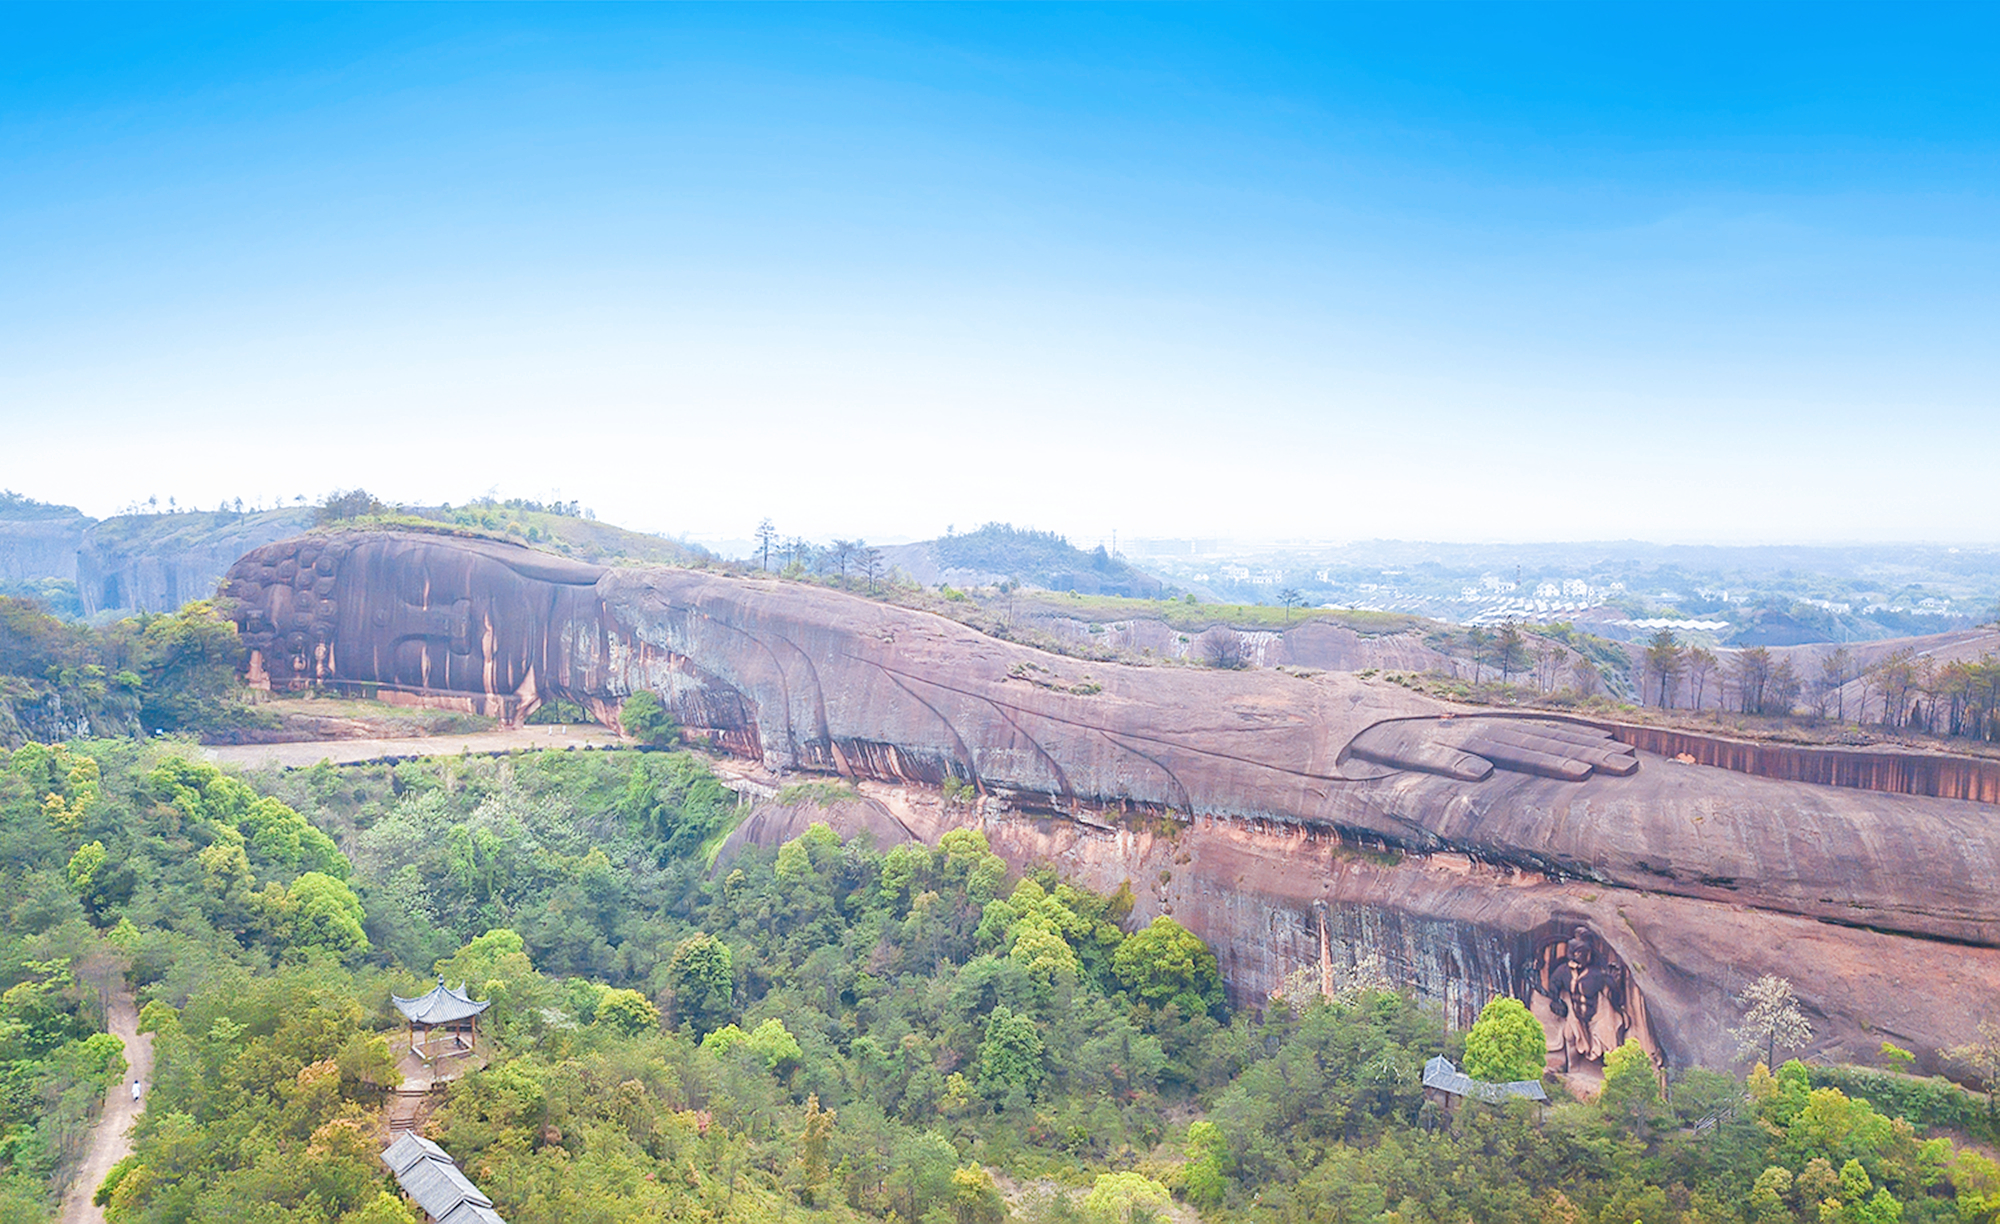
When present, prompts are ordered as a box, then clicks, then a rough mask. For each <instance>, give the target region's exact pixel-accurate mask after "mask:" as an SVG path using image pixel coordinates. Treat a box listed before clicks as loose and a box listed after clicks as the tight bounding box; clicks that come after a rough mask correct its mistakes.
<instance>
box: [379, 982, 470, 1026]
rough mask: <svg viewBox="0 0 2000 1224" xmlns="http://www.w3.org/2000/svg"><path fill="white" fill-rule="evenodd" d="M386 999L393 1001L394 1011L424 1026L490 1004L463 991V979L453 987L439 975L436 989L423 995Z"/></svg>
mask: <svg viewBox="0 0 2000 1224" xmlns="http://www.w3.org/2000/svg"><path fill="white" fill-rule="evenodd" d="M389 1001H390V1002H392V1003H394V1004H395V1005H396V1010H397V1011H400V1012H402V1013H403V1015H404V1017H405V1018H407V1019H408V1020H409V1021H410V1022H411V1023H412V1024H426V1025H430V1024H445V1023H448V1022H450V1021H453V1020H463V1019H465V1018H467V1017H468V1016H476V1015H478V1014H479V1013H480V1012H483V1011H485V1010H486V1009H487V1008H489V1007H491V1006H493V1000H491V999H486V1000H484V1001H478V1000H474V999H473V998H472V996H470V995H468V994H466V993H465V983H464V982H460V983H459V984H458V988H457V989H455V990H454V989H452V988H451V987H449V986H446V985H445V984H444V979H443V978H439V979H438V984H437V988H436V989H434V990H432V991H431V992H430V993H429V994H427V995H421V996H419V997H417V998H414V999H406V998H404V997H403V996H401V995H398V994H392V995H390V996H389Z"/></svg>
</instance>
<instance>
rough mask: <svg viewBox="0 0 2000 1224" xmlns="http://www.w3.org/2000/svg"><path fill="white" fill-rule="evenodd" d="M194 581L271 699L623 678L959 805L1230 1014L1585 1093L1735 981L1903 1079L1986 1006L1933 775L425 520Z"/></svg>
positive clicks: (1972, 924)
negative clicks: (1329, 986) (1441, 1012)
mask: <svg viewBox="0 0 2000 1224" xmlns="http://www.w3.org/2000/svg"><path fill="white" fill-rule="evenodd" d="M229 593H230V594H231V595H233V596H235V597H236V598H237V599H238V600H240V601H241V603H240V612H239V615H240V618H241V627H242V631H243V633H244V637H245V640H246V642H248V643H249V644H250V645H251V646H252V659H251V673H252V677H253V679H256V678H261V679H262V680H263V682H266V683H270V684H272V685H273V686H274V687H282V686H294V685H300V684H326V685H336V686H354V687H360V688H363V689H373V690H375V691H381V692H393V693H396V694H400V695H401V696H402V697H404V698H406V699H413V700H422V701H433V700H434V701H440V702H461V701H467V700H471V701H475V702H483V703H488V707H489V708H498V709H500V710H502V711H503V712H505V713H508V714H510V715H519V714H523V713H525V712H527V711H529V710H532V709H533V708H535V706H536V705H538V704H539V703H541V702H543V701H546V700H548V699H549V698H551V697H553V696H565V697H569V698H571V699H574V700H576V701H578V702H580V703H583V704H584V705H586V706H588V707H589V708H592V709H594V710H597V711H599V712H600V714H601V715H602V716H603V717H605V718H606V719H607V720H614V721H615V719H616V718H617V716H618V710H619V707H620V705H621V703H622V702H623V701H624V700H625V699H626V698H627V697H629V696H630V695H631V694H633V693H635V692H639V691H648V692H652V693H655V694H657V695H658V696H659V698H660V700H661V702H662V703H663V704H664V705H665V706H666V707H667V709H668V710H669V711H671V712H672V713H673V714H674V715H675V716H676V717H677V718H679V719H680V721H681V722H682V724H683V725H684V726H685V727H686V728H687V729H688V731H689V733H690V734H691V735H692V736H695V737H705V738H708V739H710V740H712V742H714V743H716V744H718V745H720V746H721V747H723V748H726V749H727V750H728V751H729V752H731V753H733V754H735V755H736V756H738V757H741V758H743V759H744V760H746V761H748V762H752V763H754V764H755V765H756V766H757V767H759V768H760V769H762V770H763V771H765V772H766V773H768V775H769V776H770V777H771V779H772V780H773V781H776V780H779V779H782V778H784V777H785V776H787V775H792V776H797V775H798V774H799V773H801V772H804V773H807V774H811V773H816V772H817V773H830V774H839V775H842V776H846V777H848V778H850V779H852V780H855V781H857V782H860V783H864V784H868V783H873V782H883V783H892V784H896V785H898V786H902V787H905V788H911V789H921V788H925V787H936V786H938V785H940V784H942V783H944V782H945V781H946V780H951V781H953V782H954V783H956V784H962V786H964V787H970V788H971V791H972V793H974V794H975V795H976V796H977V798H978V804H977V807H976V809H975V810H974V811H973V812H970V813H955V814H953V815H951V816H950V818H949V819H952V820H960V821H973V820H976V821H977V822H979V823H980V824H981V825H982V826H983V827H984V828H985V829H986V830H987V833H988V836H989V838H990V839H991V840H992V841H993V844H994V845H995V847H996V849H998V850H999V851H1000V853H1002V854H1003V855H1004V856H1006V857H1007V858H1008V859H1009V860H1010V861H1011V862H1013V863H1015V864H1016V865H1024V864H1026V863H1028V862H1031V861H1048V862H1053V863H1055V864H1056V865H1057V866H1058V867H1059V868H1061V869H1062V870H1063V871H1065V872H1066V873H1069V874H1071V875H1073V876H1075V877H1077V878H1079V879H1081V880H1083V881H1085V882H1088V883H1091V884H1093V885H1095V886H1097V887H1102V888H1115V887H1117V886H1118V885H1119V884H1120V883H1123V882H1126V881H1129V882H1130V883H1131V884H1132V886H1133V888H1134V890H1135V892H1136V893H1137V894H1138V897H1139V902H1140V908H1139V911H1138V913H1137V915H1136V916H1137V917H1138V918H1140V919H1141V920H1143V919H1145V918H1148V917H1150V916H1151V915H1152V914H1154V913H1171V914H1172V915H1173V916H1174V917H1175V918H1176V919H1178V920H1180V921H1182V922H1183V923H1185V924H1186V925H1187V926H1189V927H1190V928H1191V929H1193V930H1195V931H1196V932H1197V933H1199V934H1201V935H1202V936H1203V937H1204V938H1206V939H1208V940H1209V941H1210V942H1211V944H1212V945H1213V946H1214V947H1215V948H1216V950H1217V952H1218V955H1219V957H1220V958H1221V960H1222V963H1223V966H1224V968H1225V970H1226V971H1227V973H1228V975H1229V982H1230V989H1231V991H1232V993H1233V995H1234V996H1235V997H1236V998H1237V999H1238V1000H1239V1001H1240V1002H1254V1001H1256V1000H1258V999H1261V998H1263V997H1265V996H1267V995H1268V993H1269V992H1270V990H1272V989H1273V988H1274V987H1276V986H1278V985H1279V984H1280V983H1281V982H1283V981H1284V980H1285V979H1286V977H1287V975H1290V974H1294V973H1298V972H1300V971H1302V970H1303V971H1306V972H1308V973H1309V974H1310V973H1318V974H1319V975H1320V977H1321V979H1322V981H1323V982H1326V983H1335V982H1336V981H1337V980H1338V979H1341V978H1342V975H1349V976H1351V975H1354V974H1357V973H1360V972H1363V971H1364V970H1366V971H1368V972H1373V971H1375V967H1376V966H1379V967H1380V970H1381V971H1382V972H1384V973H1386V974H1387V975H1388V976H1389V977H1390V978H1391V980H1393V981H1394V982H1396V983H1397V984H1399V985H1401V986H1404V987H1406V988H1408V989H1411V990H1414V991H1417V992H1419V993H1420V994H1423V995H1424V996H1426V997H1428V998H1433V999H1435V1000H1437V1001H1438V1002H1439V1003H1441V1004H1443V1005H1444V1007H1445V1008H1446V1011H1447V1012H1448V1014H1450V1016H1451V1017H1452V1018H1453V1019H1454V1020H1463V1019H1465V1018H1466V1017H1467V1016H1469V1015H1470V1014H1471V1013H1473V1012H1475V1011H1476V1010H1477V1008H1478V1007H1479V1006H1480V1005H1482V1004H1483V1003H1484V1002H1485V1000H1486V999H1488V998H1490V997H1492V996H1493V995H1494V994H1497V993H1501V992H1506V993H1510V994H1514V995H1516V996H1519V997H1522V998H1524V999H1526V1000H1527V1001H1528V1002H1529V1003H1530V1005H1531V1006H1532V1007H1534V1008H1536V1009H1537V1011H1538V1013H1539V1014H1542V1015H1543V1016H1544V1026H1545V1028H1547V1029H1548V1030H1549V1031H1550V1035H1551V1042H1552V1046H1551V1050H1550V1057H1551V1064H1552V1065H1556V1064H1561V1065H1562V1066H1563V1067H1565V1068H1566V1069H1568V1070H1570V1071H1572V1072H1580V1073H1586V1074H1587V1073H1588V1072H1589V1070H1590V1068H1591V1066H1592V1065H1594V1064H1595V1063H1597V1062H1598V1061H1599V1060H1601V1057H1602V1054H1603V1052H1604V1051H1605V1050H1606V1049H1607V1048H1609V1047H1610V1046H1611V1045H1614V1044H1616V1043H1617V1042H1618V1041H1620V1040H1623V1039H1625V1038H1626V1037H1632V1038H1634V1039H1637V1040H1639V1041H1640V1042H1641V1044H1642V1045H1645V1046H1646V1047H1647V1048H1648V1049H1649V1050H1651V1051H1653V1052H1654V1053H1655V1055H1656V1056H1657V1057H1659V1058H1661V1059H1662V1060H1664V1061H1672V1060H1676V1059H1679V1060H1689V1061H1693V1060H1700V1061H1708V1062H1721V1061H1725V1060H1726V1059H1727V1058H1728V1057H1729V1056H1730V1055H1731V1054H1732V1053H1733V1050H1734V1045H1733V1043H1732V1042H1731V1041H1730V1039H1729V1036H1728V1033H1729V1029H1730V1028H1731V1026H1733V1025H1734V1024H1736V1023H1737V1021H1738V1018H1739V1016H1740V1009H1739V1008H1738V1007H1737V1006H1736V1005H1735V1004H1734V1003H1733V1002H1732V999H1733V998H1734V997H1735V996H1736V995H1737V994H1739V993H1740V991H1741V989H1742V988H1743V986H1744V985H1746V984H1747V983H1748V982H1749V981H1751V980H1753V979H1755V978H1756V977H1758V976H1759V975H1761V974H1764V973H1774V974H1778V975H1780V976H1783V977H1786V978H1788V979H1790V980H1791V981H1792V982H1793V983H1794V985H1795V987H1796V988H1797V990H1798V993H1799V995H1800V997H1801V998H1802V999H1803V1000H1804V1001H1805V1003H1806V1005H1807V1007H1808V1008H1809V1009H1810V1010H1811V1012H1812V1014H1813V1016H1814V1018H1815V1020H1816V1027H1817V1032H1818V1034H1819V1037H1818V1041H1819V1045H1820V1048H1821V1049H1822V1050H1826V1051H1830V1050H1835V1049H1847V1050H1850V1051H1855V1052H1860V1051H1866V1050H1872V1049H1874V1048H1875V1047H1876V1046H1877V1045H1879V1043H1880V1041H1881V1040H1883V1039H1884V1038H1887V1039H1890V1040H1894V1041H1896V1042H1897V1043H1898V1044H1899V1045H1903V1046H1905V1047H1907V1048H1910V1049H1913V1050H1916V1051H1917V1052H1918V1053H1919V1055H1920V1059H1921V1065H1924V1066H1926V1067H1935V1066H1937V1065H1938V1052H1939V1051H1940V1050H1941V1049H1943V1048H1945V1047H1947V1046H1950V1045H1955V1044H1959V1043H1962V1042H1966V1041H1969V1040H1971V1039H1972V1037H1973V1036H1974V1034H1975V1033H1976V1030H1977V1024H1978V1022H1979V1020H1980V1019H1982V1018H1989V1017H1992V1018H2000V985H1996V984H2000V811H1996V809H1995V808H1994V807H1993V806H1991V805H1989V804H1986V803H1980V802H1974V801H1972V800H1971V798H1969V797H1968V798H1951V797H1940V796H1937V795H1933V794H1931V793H1927V792H1926V791H1924V790H1923V789H1921V788H1920V787H1919V786H1918V785H1917V782H1916V781H1913V780H1915V779H1919V778H1920V777H1930V778H1938V779H1947V778H1950V777H1953V776H1956V775H1953V773H1952V770H1953V769H1955V768H1958V767H1956V766H1951V767H1947V766H1946V765H1944V764H1935V765H1931V766H1926V767H1925V768H1927V769H1929V770H1930V772H1929V774H1924V773H1923V770H1921V769H1917V768H1914V767H1912V766H1910V765H1909V763H1907V762H1905V763H1903V764H1902V765H1899V766H1898V769H1899V770H1900V772H1897V771H1896V770H1891V769H1889V768H1888V767H1887V766H1881V765H1867V764H1866V763H1864V762H1853V761H1850V762H1847V763H1845V764H1840V763H1838V762H1836V764H1835V765H1834V766H1831V767H1826V768H1825V769H1823V771H1822V772H1821V773H1817V774H1813V775H1812V776H1811V777H1809V778H1808V777H1805V776H1804V775H1802V774H1801V775H1799V776H1796V777H1795V776H1793V775H1792V774H1788V773H1787V772H1786V771H1787V770H1799V769H1803V768H1804V767H1803V766H1802V765H1799V764H1798V763H1797V762H1796V761H1793V760H1792V759H1791V758H1788V757H1786V756H1784V755H1783V754H1782V753H1780V754H1774V755H1769V756H1760V755H1758V754H1756V753H1737V752H1735V751H1734V750H1733V749H1730V750H1725V749H1724V748H1723V747H1721V746H1719V745H1720V742H1719V741H1718V742H1716V743H1717V746H1714V747H1711V748H1704V749H1703V751H1706V752H1711V753H1713V754H1714V755H1713V760H1714V762H1715V763H1714V764H1713V765H1710V764H1703V763H1702V761H1703V760H1704V759H1705V758H1704V757H1703V756H1702V755H1701V754H1700V753H1698V752H1695V751H1693V748H1694V747H1695V745H1694V742H1693V741H1692V740H1686V741H1664V740H1663V741H1660V742H1659V743H1658V744H1657V746H1658V747H1660V748H1669V747H1674V748H1681V747H1685V748H1687V749H1688V752H1687V753H1686V755H1687V756H1689V757H1691V758H1693V760H1692V761H1691V762H1688V761H1677V760H1675V759H1673V758H1671V757H1668V756H1663V755H1659V754H1657V753H1656V752H1655V751H1653V750H1652V748H1653V747H1654V743H1653V741H1647V743H1645V744H1640V745H1636V746H1635V745H1634V744H1632V743H1630V742H1620V738H1619V736H1620V735H1621V734H1622V732H1621V731H1620V730H1619V729H1615V728H1606V727H1597V726H1590V725H1586V724H1581V723H1578V722H1576V721H1575V720H1565V719H1561V718H1556V717H1551V716H1541V715H1532V714H1530V715H1522V714H1520V713H1512V714H1505V713H1501V712H1494V711H1483V710H1476V709H1469V708H1464V707H1453V706H1450V705H1447V704H1445V703H1442V702H1439V701H1436V700H1433V699H1430V698H1426V697H1423V696H1420V695H1418V694H1415V693H1412V692H1411V691H1409V690H1407V689H1405V688H1402V687H1400V686H1397V685H1393V684H1389V683H1386V682H1379V681H1370V680H1363V679H1361V678H1360V677H1358V676H1355V675H1352V674H1344V673H1338V672H1330V673H1324V674H1319V675H1312V676H1305V675H1298V674H1280V673H1276V672H1270V671H1262V672H1225V671H1214V670H1208V669H1201V668H1194V667H1187V666H1156V667H1131V666H1122V665H1119V664H1106V663H1097V662H1091V663H1084V662H1082V661H1079V660H1076V659H1071V658H1067V657H1063V656H1057V655H1049V654H1044V653H1041V652H1038V651H1035V650H1032V649H1029V648H1027V647H1023V646H1020V645H1018V644H1014V643H1009V642H1004V641H999V640H996V639H994V638H990V637H986V636H983V635H981V634H979V633H977V632H975V631H973V630H971V629H969V628H967V627H966V626H963V625H960V624H957V623H956V622H953V621H949V620H945V619H942V618H939V617H935V616H930V615H927V614H923V613H917V612H911V611H908V610H905V609H900V608H895V607H890V606H886V605H883V604H881V603H877V602H873V601H870V600H865V599H861V598H858V597H855V596H852V595H848V594H845V593H842V592H837V591H830V590H827V589H824V588H820V587H814V586H808V585H804V584H798V583H788V582H780V581H775V580H768V579H757V578H748V577H727V576H719V575H715V574H709V573H702V572H696V571H690V570H679V569H661V568H632V569H622V570H613V569H603V568H599V567H592V566H585V565H579V564H577V563H574V562H569V561H564V560H562V559H560V558H552V557H549V556H547V555H545V554H540V553H536V552H532V551H531V550H527V549H521V548H514V547H512V546H508V545H503V544H499V543H495V542H492V541H466V540H460V539H455V538H452V537H449V536H434V535H406V534H399V533H369V532H357V533H348V534H346V535H342V536H335V537H326V538H318V537H308V538H304V539H300V540H294V541H286V542H283V543H279V544H274V545H270V546H267V547H265V548H261V549H257V550H255V551H253V552H252V553H250V554H249V555H248V556H246V557H244V558H243V560H242V561H240V562H239V563H238V564H237V565H236V566H235V567H234V568H233V569H232V571H231V578H230V586H229ZM1677 755H1678V753H1677ZM1813 759H1814V760H1818V758H1813ZM1827 759H1828V760H1835V758H1833V757H1829V758H1827ZM1926 759H1927V760H1929V758H1926ZM1716 766H1728V767H1726V768H1719V767H1716ZM1814 768H1815V769H1820V768H1822V767H1820V766H1817V765H1815V766H1814ZM1758 770H1763V771H1769V772H1770V773H1771V774H1772V776H1760V775H1759V773H1757V772H1753V771H1758ZM1892 775H1893V776H1892ZM1963 776H1964V777H1965V778H1970V777H1971V776H1972V775H1971V773H1970V772H1968V773H1966V774H1964V775H1963ZM1828 781H1831V782H1835V783H1842V784H1838V785H1828V784H1826V783H1827V782H1828ZM1892 781H1893V782H1895V783H1896V786H1895V787H1894V788H1892V789H1899V790H1902V791H1904V792H1905V793H1890V791H1888V790H1880V789H1868V787H1870V786H1876V785H1883V784H1886V783H1888V782H1892ZM1924 785H1930V783H1928V782H1926V783H1925V784H1924ZM1937 785H1938V786H1939V787H1944V786H1946V785H1950V786H1954V787H1959V789H1960V791H1962V792H1963V793H1965V794H1967V795H1968V796H1970V795H1971V794H1972V792H1973V791H1974V790H1976V789H1977V788H1976V787H1974V786H1972V784H1971V783H1970V782H1969V781H1968V782H1963V783H1961V782H1950V783H1946V782H1942V781H1941V782H1938V783H1937ZM1910 792H1914V793H1910ZM946 822H947V820H946V817H945V816H944V815H942V814H940V816H939V817H938V819H937V820H936V821H933V822H931V823H930V824H929V825H926V824H925V823H924V821H922V820H914V819H904V820H902V821H901V827H903V828H905V829H906V830H908V831H909V832H910V833H911V834H912V835H913V836H922V837H925V838H926V839H930V838H932V837H933V836H934V835H935V834H936V832H937V831H938V828H939V827H941V825H942V824H943V823H946Z"/></svg>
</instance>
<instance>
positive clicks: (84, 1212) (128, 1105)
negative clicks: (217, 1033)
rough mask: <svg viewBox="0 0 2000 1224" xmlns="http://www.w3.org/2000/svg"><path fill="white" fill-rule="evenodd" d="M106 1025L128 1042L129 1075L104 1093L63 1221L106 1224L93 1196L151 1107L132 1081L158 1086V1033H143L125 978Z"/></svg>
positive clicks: (146, 1088)
mask: <svg viewBox="0 0 2000 1224" xmlns="http://www.w3.org/2000/svg"><path fill="white" fill-rule="evenodd" d="M105 1027H106V1028H108V1029H110V1030H111V1034H112V1036H114V1037H116V1038H118V1040H120V1041H122V1042H124V1043H125V1078H124V1079H122V1080H120V1081H119V1082H117V1083H115V1084H113V1085H112V1086H111V1091H110V1092H108V1093H107V1094H105V1098H104V1113H103V1114H102V1115H101V1116H100V1117H99V1118H98V1119H97V1125H96V1126H94V1127H92V1128H91V1131H90V1145H89V1147H88V1148H86V1149H85V1152H84V1157H83V1163H82V1164H80V1165H78V1166H77V1170H76V1177H75V1179H74V1180H72V1181H71V1182H70V1184H69V1190H68V1191H67V1192H66V1193H65V1194H64V1195H63V1205H62V1215H61V1217H60V1219H61V1221H62V1224H104V1208H102V1207H99V1206H98V1205H97V1204H95V1203H93V1202H91V1201H90V1198H91V1196H92V1195H93V1194H96V1193H97V1188H98V1187H99V1186H101V1185H103V1184H104V1178H105V1175H106V1174H108V1173H110V1172H111V1167H112V1166H113V1165H115V1164H117V1163H118V1162H119V1161H121V1160H123V1159H125V1157H127V1156H128V1155H130V1154H131V1152H132V1139H131V1134H130V1132H131V1129H132V1124H133V1122H135V1121H137V1120H138V1117H139V1114H140V1113H141V1112H143V1111H144V1110H145V1108H146V1102H145V1100H144V1099H143V1098H142V1099H140V1100H136V1101H135V1100H133V1099H132V1081H133V1080H138V1081H139V1083H140V1084H141V1085H142V1088H141V1091H142V1092H150V1091H151V1090H152V1087H153V1035H152V1034H151V1033H141V1032H140V1031H139V1012H138V1009H137V1008H136V1007H135V1006H134V1004H133V1001H132V988H131V987H130V986H128V985H126V984H125V983H123V982H120V983H119V984H118V991H117V993H116V994H114V995H112V996H111V1003H110V1006H109V1007H108V1008H106V1015H105Z"/></svg>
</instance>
